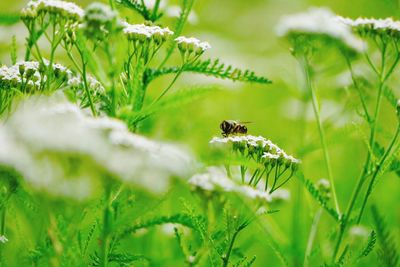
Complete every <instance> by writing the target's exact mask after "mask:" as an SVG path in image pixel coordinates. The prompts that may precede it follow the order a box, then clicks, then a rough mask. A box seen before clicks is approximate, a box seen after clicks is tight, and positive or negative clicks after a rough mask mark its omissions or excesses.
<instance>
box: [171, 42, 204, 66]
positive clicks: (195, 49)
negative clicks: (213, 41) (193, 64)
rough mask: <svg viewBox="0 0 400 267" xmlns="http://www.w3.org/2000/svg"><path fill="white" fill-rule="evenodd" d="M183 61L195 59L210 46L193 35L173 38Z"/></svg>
mask: <svg viewBox="0 0 400 267" xmlns="http://www.w3.org/2000/svg"><path fill="white" fill-rule="evenodd" d="M175 42H176V43H177V44H178V49H179V51H180V52H181V55H182V58H183V60H184V62H190V61H195V60H197V59H198V58H199V57H200V56H201V55H202V54H203V53H204V52H205V51H207V50H208V49H210V48H211V45H210V44H209V43H208V42H205V41H204V42H202V41H200V40H199V39H197V38H194V37H189V38H188V37H185V36H179V37H177V38H176V39H175Z"/></svg>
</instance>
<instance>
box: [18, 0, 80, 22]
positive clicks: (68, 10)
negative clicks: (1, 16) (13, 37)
mask: <svg viewBox="0 0 400 267" xmlns="http://www.w3.org/2000/svg"><path fill="white" fill-rule="evenodd" d="M46 14H52V15H56V16H60V17H62V18H65V19H68V20H74V21H79V20H81V19H82V18H83V14H84V12H83V10H82V8H80V7H79V6H78V5H76V4H74V3H72V2H67V1H60V0H37V1H29V2H28V4H27V6H26V7H25V8H24V9H22V11H21V16H22V19H23V20H27V19H28V20H30V19H35V18H36V17H37V16H42V15H46Z"/></svg>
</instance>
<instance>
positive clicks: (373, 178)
mask: <svg viewBox="0 0 400 267" xmlns="http://www.w3.org/2000/svg"><path fill="white" fill-rule="evenodd" d="M399 133H400V124H398V126H397V130H396V133H395V134H394V136H393V138H392V141H391V142H390V145H389V147H388V148H387V150H386V152H385V154H384V155H383V156H382V158H381V160H380V161H379V162H378V164H377V166H376V169H375V172H374V173H373V174H372V178H371V181H370V182H369V185H368V189H367V192H366V194H365V197H364V200H363V203H362V206H361V210H360V213H359V215H358V218H357V224H359V223H360V221H361V218H362V215H363V212H364V209H365V206H366V205H367V201H368V198H369V196H370V195H371V193H372V189H373V186H374V184H375V180H376V178H377V176H378V174H379V172H380V171H381V169H382V166H383V165H384V163H385V161H386V159H387V157H388V156H389V154H390V152H391V151H392V148H393V146H394V144H395V143H396V141H397V138H398V136H399Z"/></svg>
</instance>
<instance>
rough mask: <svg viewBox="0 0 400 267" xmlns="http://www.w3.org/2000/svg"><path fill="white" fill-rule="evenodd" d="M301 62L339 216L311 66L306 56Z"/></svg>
mask: <svg viewBox="0 0 400 267" xmlns="http://www.w3.org/2000/svg"><path fill="white" fill-rule="evenodd" d="M302 63H303V70H304V74H305V76H306V86H307V88H308V90H309V92H310V93H311V99H312V105H313V109H314V115H315V118H316V120H317V125H318V132H319V136H320V141H321V145H322V150H323V153H324V160H325V167H326V170H327V172H328V178H329V182H330V183H331V188H332V197H333V202H334V203H335V208H336V212H337V213H338V215H339V217H341V212H340V208H339V202H338V199H337V195H336V189H335V183H334V180H333V175H332V169H331V163H330V157H329V153H328V146H327V144H326V139H325V133H324V129H323V126H322V120H321V116H320V111H319V107H318V99H317V95H316V93H315V90H314V87H313V85H312V79H311V73H310V69H311V66H310V64H309V62H308V61H307V59H306V58H303V61H302Z"/></svg>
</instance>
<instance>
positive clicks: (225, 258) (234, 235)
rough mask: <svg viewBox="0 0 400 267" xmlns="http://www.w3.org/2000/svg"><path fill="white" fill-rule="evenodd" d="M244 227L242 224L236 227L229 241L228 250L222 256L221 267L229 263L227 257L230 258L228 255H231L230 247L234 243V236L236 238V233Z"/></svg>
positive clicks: (225, 266)
mask: <svg viewBox="0 0 400 267" xmlns="http://www.w3.org/2000/svg"><path fill="white" fill-rule="evenodd" d="M244 228H245V227H243V226H239V227H238V228H237V229H236V231H235V233H233V236H232V239H231V242H230V243H229V247H228V250H227V252H226V254H225V255H223V256H222V266H223V267H227V266H228V264H229V258H230V256H231V252H232V249H233V245H234V244H235V241H236V238H237V236H238V234H239V233H240V231H242V230H243V229H244Z"/></svg>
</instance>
